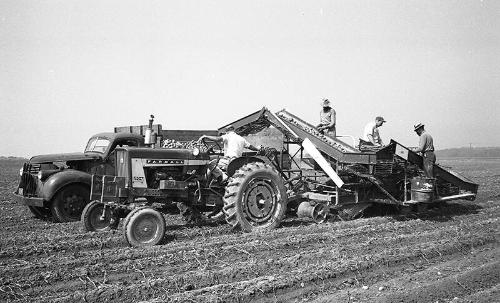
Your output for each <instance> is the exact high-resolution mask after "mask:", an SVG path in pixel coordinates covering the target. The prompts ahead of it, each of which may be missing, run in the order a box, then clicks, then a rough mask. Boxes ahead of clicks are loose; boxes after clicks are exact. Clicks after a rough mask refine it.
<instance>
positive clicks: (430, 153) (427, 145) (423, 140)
mask: <svg viewBox="0 0 500 303" xmlns="http://www.w3.org/2000/svg"><path fill="white" fill-rule="evenodd" d="M414 130H415V132H416V133H417V135H418V136H419V137H420V140H419V143H418V147H417V148H415V149H414V150H413V151H414V152H416V153H422V157H423V159H424V173H425V176H426V177H428V178H434V163H436V155H435V154H434V141H433V139H432V136H431V135H430V134H429V133H427V132H426V131H425V129H424V125H423V124H422V123H418V124H416V125H415V126H414Z"/></svg>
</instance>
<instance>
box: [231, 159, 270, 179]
mask: <svg viewBox="0 0 500 303" xmlns="http://www.w3.org/2000/svg"><path fill="white" fill-rule="evenodd" d="M251 162H261V163H266V164H269V159H267V158H266V157H259V156H255V157H239V158H236V159H234V160H233V161H231V163H229V165H228V166H227V175H228V176H229V177H231V176H232V175H234V173H235V172H236V171H237V170H238V169H239V168H240V167H242V166H243V165H245V164H248V163H251Z"/></svg>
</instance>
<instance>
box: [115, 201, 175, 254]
mask: <svg viewBox="0 0 500 303" xmlns="http://www.w3.org/2000/svg"><path fill="white" fill-rule="evenodd" d="M124 223H125V224H124V225H123V232H124V235H125V239H126V241H127V243H128V244H129V245H130V246H153V245H157V244H160V243H161V242H162V240H163V237H164V236H165V230H166V227H167V224H166V223H165V218H164V217H163V215H162V214H161V213H160V212H159V211H157V210H155V209H153V208H150V207H146V208H139V209H137V210H134V211H131V212H130V213H129V214H128V215H127V217H126V218H125V222H124Z"/></svg>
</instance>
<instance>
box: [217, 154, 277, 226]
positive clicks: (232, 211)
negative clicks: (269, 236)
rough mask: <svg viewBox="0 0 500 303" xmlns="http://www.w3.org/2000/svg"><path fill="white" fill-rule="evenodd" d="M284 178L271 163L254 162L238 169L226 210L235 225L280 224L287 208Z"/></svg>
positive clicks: (226, 196)
mask: <svg viewBox="0 0 500 303" xmlns="http://www.w3.org/2000/svg"><path fill="white" fill-rule="evenodd" d="M286 203H287V196H286V190H285V186H284V185H283V180H282V179H281V177H280V175H279V174H278V172H277V171H276V170H275V169H274V168H273V167H272V166H270V165H267V164H264V163H259V162H254V163H248V164H246V165H244V166H242V167H241V168H240V169H238V170H237V171H236V172H235V174H234V175H233V176H232V177H231V178H230V179H229V182H228V185H227V186H226V192H225V195H224V208H223V211H224V213H225V215H226V221H227V223H229V225H231V226H232V227H233V228H239V229H241V230H242V231H244V232H251V231H254V230H266V229H273V228H276V227H278V226H279V224H280V223H281V220H282V219H283V217H284V215H285V211H286Z"/></svg>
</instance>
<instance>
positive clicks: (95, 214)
mask: <svg viewBox="0 0 500 303" xmlns="http://www.w3.org/2000/svg"><path fill="white" fill-rule="evenodd" d="M104 208H105V206H104V204H103V203H101V202H100V201H92V202H90V203H89V204H87V206H85V208H84V209H83V212H82V223H83V228H84V229H85V230H86V231H103V230H107V229H116V228H117V227H118V223H120V218H119V217H118V216H116V215H115V213H114V212H113V209H112V208H111V207H109V206H108V207H106V210H105V211H104ZM103 211H104V216H103Z"/></svg>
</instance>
